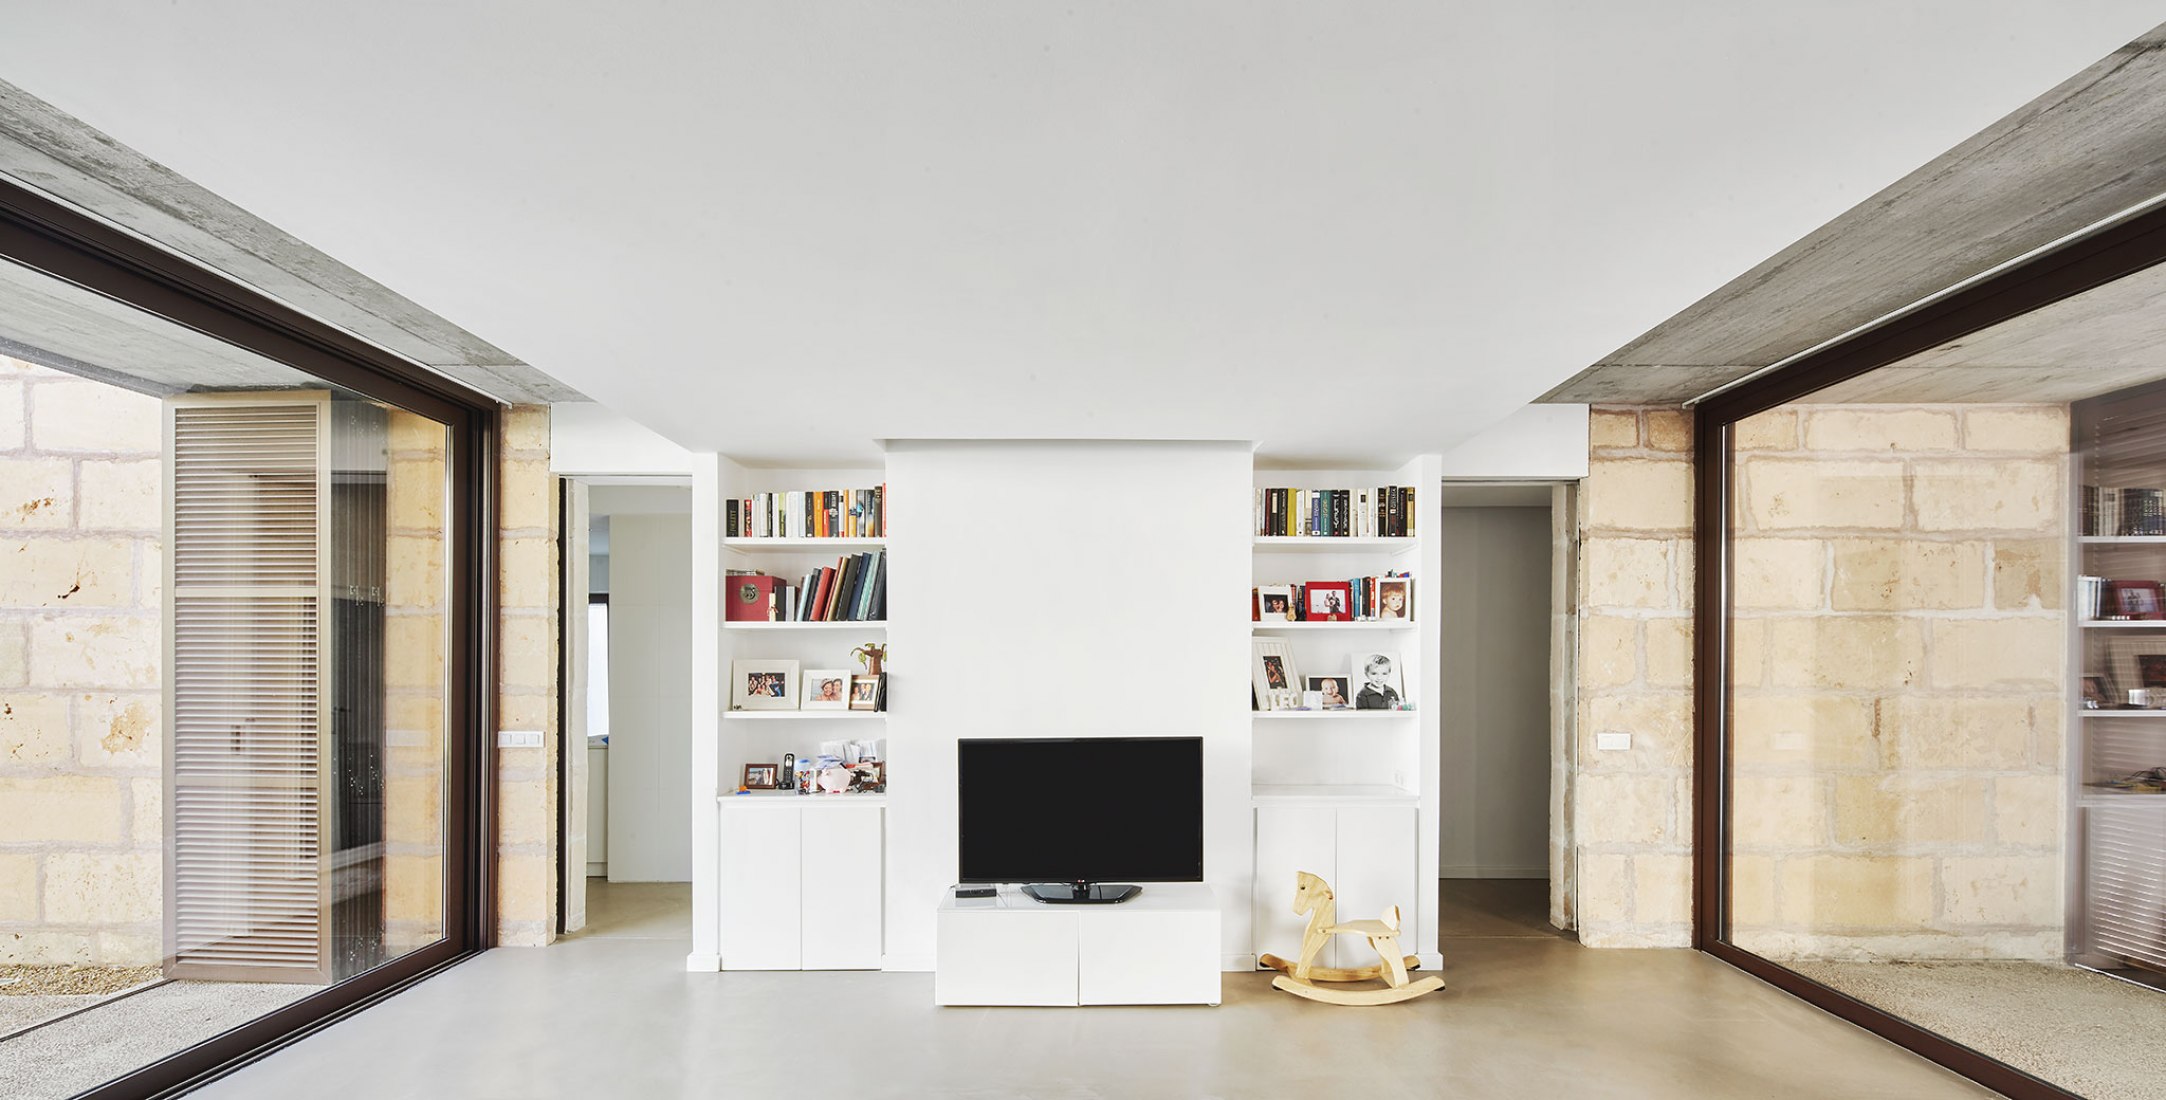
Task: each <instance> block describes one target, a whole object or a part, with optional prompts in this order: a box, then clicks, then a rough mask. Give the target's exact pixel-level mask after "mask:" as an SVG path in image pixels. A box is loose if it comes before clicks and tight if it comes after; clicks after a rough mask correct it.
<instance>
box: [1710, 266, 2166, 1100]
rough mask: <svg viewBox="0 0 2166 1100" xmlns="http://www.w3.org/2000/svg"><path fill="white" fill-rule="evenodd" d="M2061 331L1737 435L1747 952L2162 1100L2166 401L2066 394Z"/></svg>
mask: <svg viewBox="0 0 2166 1100" xmlns="http://www.w3.org/2000/svg"><path fill="white" fill-rule="evenodd" d="M2098 306H2099V303H2098V302H2096V301H2094V302H2092V303H2090V304H2089V306H2088V308H2090V309H2091V311H2092V312H2091V314H2089V315H2088V316H2089V320H2090V323H2092V324H2094V325H2095V324H2096V322H2097V315H2096V314H2097V309H2098ZM2041 312H2042V313H2046V314H2047V315H2046V316H2039V315H2033V316H2032V317H2031V318H2029V319H2027V320H2026V321H2025V322H2023V323H2021V324H2020V325H2017V326H2015V327H2014V328H2010V329H2005V330H2003V331H1996V332H1992V333H1986V334H1979V335H1976V336H1973V337H1971V338H1967V339H1966V340H1964V341H1962V342H1960V343H1958V344H1951V345H1949V346H1947V347H1945V348H1940V349H1935V350H1933V351H1931V352H1927V353H1924V354H1922V355H1920V356H1918V357H1916V358H1914V359H1912V360H1909V361H1905V362H1903V363H1899V364H1896V365H1893V366H1891V367H1888V368H1884V369H1883V370H1880V371H1877V372H1874V373H1872V374H1870V375H1867V376H1864V377H1862V378H1859V379H1855V380H1853V381H1851V382H1849V383H1845V384H1843V385H1841V386H1837V387H1833V388H1831V389H1828V390H1824V391H1822V392H1820V393H1817V394H1814V395H1812V396H1810V397H1808V398H1806V399H1805V400H1803V401H1800V402H1798V403H1795V404H1792V405H1788V406H1785V407H1782V408H1779V409H1775V410H1771V411H1769V412H1765V413H1762V414H1760V415H1758V416H1755V417H1752V418H1751V419H1749V420H1746V421H1743V422H1741V423H1739V424H1737V425H1736V426H1735V428H1734V429H1733V431H1734V435H1733V441H1734V444H1735V451H1734V456H1733V459H1732V463H1733V465H1732V471H1731V472H1732V476H1733V479H1734V483H1735V494H1734V496H1733V502H1732V503H1733V507H1732V518H1731V525H1730V529H1729V539H1730V544H1729V545H1730V551H1731V560H1732V574H1731V582H1732V594H1731V604H1730V607H1729V609H1728V616H1729V623H1730V629H1731V637H1732V642H1733V644H1732V664H1731V668H1730V670H1729V685H1728V686H1729V692H1730V720H1731V733H1730V750H1731V773H1730V776H1729V781H1730V786H1731V792H1732V801H1731V811H1730V820H1729V827H1730V838H1731V847H1730V850H1729V852H1728V853H1727V860H1728V868H1729V882H1730V890H1729V898H1728V903H1729V912H1728V921H1729V930H1728V936H1727V938H1728V939H1729V940H1730V941H1731V942H1733V943H1735V944H1736V945H1737V946H1739V947H1742V948H1745V949H1746V950H1749V951H1752V952H1754V953H1756V954H1759V955H1762V956H1764V957H1766V958H1769V959H1772V960H1775V961H1777V962H1780V963H1782V964H1783V965H1785V966H1787V967H1789V968H1791V969H1793V970H1795V971H1797V972H1798V973H1801V974H1803V975H1805V976H1807V977H1809V978H1812V979H1815V980H1817V981H1820V982H1822V983H1825V984H1827V985H1829V986H1832V987H1834V988H1836V989H1839V990H1842V991H1844V992H1846V993H1849V994H1851V995H1853V996H1855V997H1858V998H1860V999H1862V1000H1864V1001H1866V1002H1868V1003H1871V1004H1874V1005H1876V1006H1878V1007H1880V1008H1883V1009H1886V1010H1888V1011H1890V1012H1892V1013H1894V1014H1896V1015H1898V1016H1902V1017H1905V1018H1907V1019H1910V1020H1912V1021H1913V1022H1915V1023H1918V1024H1920V1025H1922V1026H1924V1027H1926V1028H1928V1029H1931V1030H1934V1031H1937V1032H1940V1033H1942V1034H1944V1035H1947V1036H1948V1037H1950V1038H1953V1039H1955V1040H1956V1041H1958V1042H1961V1043H1963V1044H1965V1045H1968V1046H1970V1047H1973V1048H1975V1049H1977V1050H1980V1051H1982V1052H1984V1053H1986V1054H1988V1055H1991V1056H1993V1057H1995V1058H1998V1059H2000V1060H2002V1061H2005V1062H2008V1063H2010V1064H2013V1065H2015V1066H2017V1067H2018V1068H2021V1069H2024V1070H2026V1071H2028V1072H2030V1073H2033V1074H2036V1075H2038V1076H2041V1077H2044V1078H2046V1079H2048V1080H2051V1081H2054V1082H2056V1083H2058V1084H2060V1085H2062V1086H2064V1087H2067V1088H2069V1089H2071V1090H2074V1091H2077V1092H2080V1093H2085V1094H2122V1095H2133V1094H2134V1093H2129V1092H2117V1093H2116V1092H2113V1090H2115V1089H2126V1088H2128V1087H2129V1086H2130V1085H2131V1084H2132V1083H2136V1082H2148V1081H2149V1080H2151V1079H2152V1076H2153V1074H2154V1072H2155V1071H2154V1070H2153V1068H2152V1067H2151V1065H2150V1063H2151V1061H2152V1059H2153V1052H2154V1051H2156V1050H2157V1049H2158V1048H2159V1047H2160V1045H2161V1044H2162V1043H2166V999H2162V998H2161V997H2160V996H2159V994H2158V992H2157V991H2156V990H2155V989H2152V988H2149V986H2151V985H2156V984H2159V983H2160V978H2161V973H2162V971H2166V904H2162V903H2166V847H2162V843H2161V842H2162V841H2166V828H2162V826H2166V798H2156V795H2157V794H2158V793H2159V792H2161V791H2166V783H2159V782H2157V781H2156V780H2157V777H2158V776H2159V775H2162V774H2166V773H2161V772H2156V771H2153V770H2152V769H2156V768H2158V767H2160V766H2161V765H2166V720H2162V719H2161V718H2160V717H2158V715H2160V714H2166V612H2162V611H2161V608H2160V605H2159V601H2158V595H2157V593H2158V587H2157V582H2159V581H2160V580H2162V579H2166V537H2156V536H2154V535H2153V534H2152V532H2153V529H2154V528H2155V529H2156V534H2157V536H2166V516H2162V513H2161V509H2160V507H2159V501H2160V498H2161V492H2162V490H2166V403H2162V402H2166V398H2161V396H2160V395H2158V394H2155V393H2152V394H2146V393H2144V392H2142V391H2141V389H2140V388H2138V387H2140V386H2141V385H2142V384H2143V383H2146V382H2148V381H2150V380H2151V379H2152V378H2155V377H2157V376H2158V375H2159V374H2161V373H2166V372H2162V371H2160V370H2157V369H2155V368H2127V367H2122V366H2118V365H2114V363H2113V362H2112V360H2111V359H2110V357H2104V356H2101V355H2097V354H2091V353H2084V352H2076V351H2073V350H2064V354H2067V355H2068V359H2067V361H2066V362H2065V363H2064V364H2062V365H2041V363H2040V359H2041V353H2040V352H2039V351H2038V348H2039V347H2040V346H2043V345H2044V344H2045V343H2046V342H2044V341H2041V336H2042V335H2043V334H2044V333H2046V332H2047V331H2049V330H2050V326H2052V325H2053V324H2054V320H2055V319H2054V317H2053V316H2052V314H2051V313H2050V312H2048V311H2041ZM2063 347H2064V349H2067V348H2068V345H2065V344H2064V345H2063ZM2096 350H2097V349H2093V351H2094V352H2095V351H2096ZM2124 361H2131V362H2132V361H2137V360H2135V359H2133V358H2131V359H2128V360H2124ZM2013 364H2021V365H2020V366H2017V365H2013ZM2090 486H2102V487H2107V488H2108V489H2109V490H2118V492H2116V493H2109V494H2108V496H2109V497H2110V499H2111V500H2112V502H2113V503H2114V505H2115V506H2117V507H2118V508H2119V509H2120V512H2119V518H2118V519H2117V520H2115V519H2111V518H2109V519H2107V520H2106V521H2105V522H2106V523H2107V525H2108V528H2111V529H2112V531H2113V533H2111V534H2106V533H2103V532H2105V531H2106V530H2107V529H2106V528H2100V527H2098V526H2097V524H2098V522H2099V520H2098V518H2097V513H2098V512H2099V509H2100V507H2102V505H2101V503H2100V493H2099V492H2098V491H2097V490H2094V489H2091V488H2089V487H2090ZM2087 524H2089V525H2088V526H2087ZM2115 524H2118V526H2117V527H2116V526H2114V525H2115ZM2091 576H2097V577H2101V578H2110V581H2109V582H2107V583H2102V584H2095V585H2094V584H2091V583H2088V582H2086V581H2085V580H2083V578H2086V577H2091ZM2116 593H2119V594H2120V596H2121V603H2120V604H2119V608H2118V612H2116V609H2115V606H2114V605H2113V603H2112V600H2113V598H2114V596H2115V594H2116ZM2102 595H2103V598H2104V599H2105V600H2106V601H2107V602H2106V604H2105V607H2104V609H2103V610H2101V608H2100V607H2099V606H2098V601H2099V600H2100V598H2101V596H2102ZM2117 613H2118V614H2119V615H2121V616H2122V617H2118V618H2101V615H2107V616H2111V615H2115V614H2117ZM2154 650H2156V651H2157V653H2158V654H2159V655H2160V656H2159V659H2158V660H2157V661H2155V662H2154V661H2152V660H2150V657H2149V655H2150V654H2151V653H2152V652H2153V651H2154ZM2152 664H2158V665H2159V666H2160V668H2159V669H2153V668H2151V665H2152ZM2154 673H2156V675H2154ZM2154 679H2155V680H2156V681H2157V682H2158V684H2159V685H2160V687H2161V688H2162V690H2161V691H2160V693H2159V695H2158V697H2157V698H2156V699H2151V698H2148V697H2146V696H2142V695H2138V696H2131V695H2130V694H2129V689H2131V688H2137V689H2141V688H2144V687H2145V686H2146V685H2148V684H2149V683H2150V682H2152V680H2154ZM2094 706H2095V707H2096V708H2098V709H2088V708H2090V707H2094ZM2154 798H2155V801H2154V800H2153V799H2154ZM2123 979H2130V980H2123ZM2146 1087H2148V1086H2146Z"/></svg>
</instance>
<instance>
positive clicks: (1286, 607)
mask: <svg viewBox="0 0 2166 1100" xmlns="http://www.w3.org/2000/svg"><path fill="white" fill-rule="evenodd" d="M1281 619H1284V620H1286V621H1287V622H1292V621H1294V586H1293V585H1290V584H1266V585H1260V586H1258V587H1257V589H1256V621H1257V622H1260V623H1270V622H1278V621H1279V620H1281Z"/></svg>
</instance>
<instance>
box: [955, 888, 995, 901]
mask: <svg viewBox="0 0 2166 1100" xmlns="http://www.w3.org/2000/svg"><path fill="white" fill-rule="evenodd" d="M998 893H1000V888H999V887H997V886H958V887H956V888H955V896H956V897H959V898H989V897H993V896H994V895H996V894H998Z"/></svg>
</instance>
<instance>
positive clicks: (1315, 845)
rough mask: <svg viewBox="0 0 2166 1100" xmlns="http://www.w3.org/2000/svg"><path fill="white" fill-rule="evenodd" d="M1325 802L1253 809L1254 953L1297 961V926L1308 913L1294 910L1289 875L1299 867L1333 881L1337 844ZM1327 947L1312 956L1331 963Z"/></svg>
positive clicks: (1303, 924) (1303, 923) (1302, 925)
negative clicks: (1254, 841)
mask: <svg viewBox="0 0 2166 1100" xmlns="http://www.w3.org/2000/svg"><path fill="white" fill-rule="evenodd" d="M1332 816H1333V811H1332V809H1331V808H1330V807H1329V806H1259V807H1257V808H1256V882H1255V887H1254V890H1255V892H1254V895H1253V898H1252V901H1253V919H1254V921H1255V924H1254V928H1255V933H1254V939H1255V946H1256V953H1257V954H1259V955H1262V954H1265V953H1269V954H1273V955H1277V956H1278V957H1280V958H1282V959H1286V960H1287V961H1289V962H1298V961H1300V958H1299V957H1300V954H1301V931H1302V929H1303V928H1305V927H1307V926H1308V918H1307V917H1301V916H1296V915H1295V914H1294V876H1295V875H1296V874H1297V873H1299V872H1302V871H1307V872H1309V873H1310V874H1312V875H1318V876H1321V877H1322V878H1323V879H1324V881H1326V882H1330V883H1332V884H1333V885H1337V880H1338V869H1337V868H1338V864H1337V859H1338V857H1337V849H1336V846H1335V845H1334V843H1333V840H1332V836H1333V831H1334V829H1333V823H1332ZM1328 952H1329V949H1326V954H1325V955H1324V956H1322V957H1319V958H1318V959H1317V960H1316V961H1317V962H1318V963H1320V964H1322V965H1325V966H1329V965H1331V960H1330V957H1329V953H1328Z"/></svg>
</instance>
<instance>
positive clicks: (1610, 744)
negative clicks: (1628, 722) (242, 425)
mask: <svg viewBox="0 0 2166 1100" xmlns="http://www.w3.org/2000/svg"><path fill="white" fill-rule="evenodd" d="M1594 747H1595V748H1597V749H1600V750H1602V751H1603V752H1623V751H1625V750H1627V749H1630V748H1631V747H1632V735H1631V734H1629V733H1598V734H1595V735H1594Z"/></svg>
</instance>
